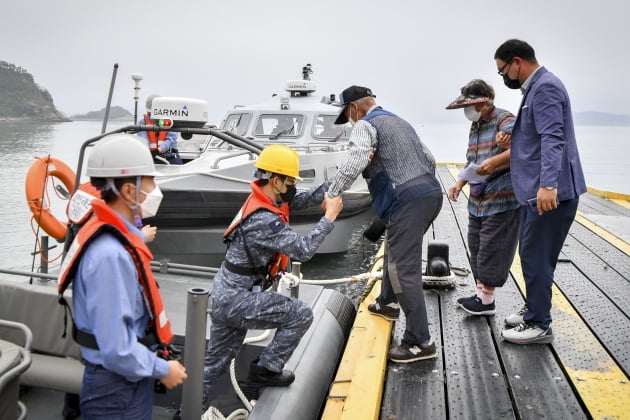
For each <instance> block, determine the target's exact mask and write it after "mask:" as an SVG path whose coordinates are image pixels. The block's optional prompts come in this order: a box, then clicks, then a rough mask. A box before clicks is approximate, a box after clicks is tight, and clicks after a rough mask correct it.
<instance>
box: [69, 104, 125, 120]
mask: <svg viewBox="0 0 630 420" xmlns="http://www.w3.org/2000/svg"><path fill="white" fill-rule="evenodd" d="M103 117H105V108H103V109H101V110H100V111H90V112H88V113H87V114H81V115H72V116H70V118H72V119H73V120H98V121H103ZM108 119H109V120H129V121H130V122H131V121H133V114H131V112H129V111H127V110H126V109H125V108H123V107H120V106H112V107H111V108H110V109H109V116H108Z"/></svg>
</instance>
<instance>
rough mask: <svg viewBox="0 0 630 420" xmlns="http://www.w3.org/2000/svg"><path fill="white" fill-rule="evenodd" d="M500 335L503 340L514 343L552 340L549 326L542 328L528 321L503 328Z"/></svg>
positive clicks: (547, 342) (538, 342) (541, 342)
mask: <svg viewBox="0 0 630 420" xmlns="http://www.w3.org/2000/svg"><path fill="white" fill-rule="evenodd" d="M501 336H502V337H503V339H504V340H505V341H509V342H510V343H514V344H549V343H551V342H552V341H553V332H552V331H551V327H550V328H547V329H546V330H543V329H542V328H540V327H539V326H538V325H536V324H531V323H529V322H523V323H522V324H520V325H517V326H516V327H514V328H510V329H507V330H503V331H502V332H501Z"/></svg>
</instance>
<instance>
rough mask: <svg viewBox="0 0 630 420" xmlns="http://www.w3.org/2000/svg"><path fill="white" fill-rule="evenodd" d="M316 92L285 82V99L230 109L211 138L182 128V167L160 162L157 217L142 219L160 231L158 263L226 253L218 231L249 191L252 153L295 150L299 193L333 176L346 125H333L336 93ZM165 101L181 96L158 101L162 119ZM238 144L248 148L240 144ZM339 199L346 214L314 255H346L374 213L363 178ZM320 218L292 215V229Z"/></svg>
mask: <svg viewBox="0 0 630 420" xmlns="http://www.w3.org/2000/svg"><path fill="white" fill-rule="evenodd" d="M305 77H307V78H308V73H307V72H305ZM315 92H316V85H315V82H314V81H312V80H307V79H302V80H294V81H289V82H288V83H287V85H286V94H285V95H273V96H272V97H271V98H270V100H269V101H267V102H264V103H261V104H257V105H250V106H236V107H235V108H234V109H232V110H230V111H228V113H227V114H226V116H225V118H224V120H223V121H222V122H221V124H220V126H219V128H218V129H211V128H210V129H209V130H210V131H211V133H208V134H194V135H193V136H192V138H191V139H190V140H185V139H184V138H185V137H188V138H190V134H189V133H186V132H185V131H186V130H184V131H182V138H180V139H179V142H178V143H179V145H181V146H180V147H181V154H182V157H183V159H184V160H185V161H186V163H185V164H183V165H158V171H159V172H160V173H162V174H163V176H162V177H160V178H158V183H159V185H160V189H161V190H162V192H163V194H164V199H163V200H162V204H161V206H160V210H159V212H158V214H157V216H156V217H155V218H153V219H148V220H147V222H148V223H151V224H154V225H156V226H158V227H159V231H160V234H159V235H157V237H156V241H155V242H153V243H152V244H151V250H152V251H153V253H154V255H155V258H156V259H164V258H167V259H169V260H170V261H172V262H176V263H183V264H194V265H205V266H215V265H218V264H219V263H220V258H221V256H222V255H223V254H224V253H225V245H224V244H223V241H222V234H223V232H224V230H225V228H226V226H228V225H229V223H230V221H231V220H232V218H233V217H234V216H235V215H236V213H237V212H238V210H239V209H240V207H241V205H242V203H243V201H244V200H245V198H246V197H247V195H248V194H249V193H250V187H249V183H250V182H251V181H252V179H253V177H252V174H253V169H254V167H253V163H254V161H255V159H256V156H257V153H256V151H257V149H256V148H259V149H261V148H262V147H264V146H266V145H268V144H272V143H282V144H286V145H289V146H291V147H292V148H294V149H295V150H297V151H298V153H299V154H300V177H301V178H302V179H303V181H300V183H299V184H298V188H299V189H308V188H309V187H311V186H314V185H318V184H320V183H322V182H323V181H325V180H327V179H332V178H333V177H334V176H335V174H336V173H337V170H338V168H339V167H340V165H341V164H342V163H343V162H344V161H345V160H346V158H347V153H348V136H349V134H350V130H351V128H350V127H349V126H347V125H346V126H335V125H334V120H335V118H336V116H337V113H338V112H339V108H338V107H336V106H334V105H332V103H333V102H334V99H335V98H334V95H329V96H324V97H319V96H316V95H315ZM171 102H174V103H181V102H182V98H158V99H156V100H155V101H154V105H153V108H154V110H155V112H154V114H153V115H156V113H157V115H160V114H168V113H169V111H168V109H169V107H171V108H172V106H171V105H170V103H171ZM180 107H181V106H180ZM189 108H190V109H193V107H192V106H191V107H189ZM175 126H177V124H175ZM206 128H208V127H207V126H206ZM201 131H203V130H202V129H199V130H195V129H192V130H190V132H193V133H199V132H201ZM188 142H190V143H188ZM238 142H246V143H247V144H249V145H250V147H248V148H247V149H245V148H242V147H239V146H238V145H237V144H238ZM241 144H242V143H241ZM343 198H344V211H343V212H342V213H341V215H340V216H339V217H338V219H337V221H336V222H335V229H334V231H333V232H332V233H331V234H330V235H328V237H327V238H326V240H325V241H324V243H323V244H322V245H321V246H320V248H319V250H318V252H319V253H338V252H344V251H346V249H347V247H348V242H349V240H350V238H351V235H352V233H353V230H355V229H356V228H357V227H358V226H361V225H364V224H367V223H368V222H369V220H370V218H371V216H372V211H371V205H370V198H369V193H368V190H367V185H366V183H365V181H364V180H363V179H362V178H361V177H359V179H358V180H357V181H355V183H354V184H353V185H352V187H351V188H350V189H349V190H347V191H346V192H345V193H344V195H343ZM321 216H322V211H321V209H320V208H319V206H316V207H313V208H309V209H306V210H302V211H295V212H292V213H291V226H292V227H293V228H294V229H295V230H297V231H298V232H300V233H302V234H305V233H307V232H308V231H310V230H311V229H312V227H313V226H314V225H315V223H316V222H317V220H319V218H320V217H321Z"/></svg>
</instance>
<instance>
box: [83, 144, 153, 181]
mask: <svg viewBox="0 0 630 420" xmlns="http://www.w3.org/2000/svg"><path fill="white" fill-rule="evenodd" d="M85 174H86V175H87V176H89V177H95V178H129V177H134V176H157V175H159V173H158V172H157V171H156V170H155V165H154V164H153V158H152V157H151V152H150V151H149V147H148V146H147V144H146V141H145V140H144V139H143V138H141V137H139V136H134V135H132V134H124V133H120V134H110V135H109V136H106V137H103V138H102V139H101V140H99V141H98V143H96V145H95V146H94V148H93V149H92V153H90V157H89V158H88V162H87V169H86V171H85Z"/></svg>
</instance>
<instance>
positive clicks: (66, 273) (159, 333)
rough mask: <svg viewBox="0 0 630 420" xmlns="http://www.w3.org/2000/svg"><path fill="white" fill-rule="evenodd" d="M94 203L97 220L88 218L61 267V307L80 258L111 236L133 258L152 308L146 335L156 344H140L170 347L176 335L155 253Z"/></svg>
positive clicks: (107, 209)
mask: <svg viewBox="0 0 630 420" xmlns="http://www.w3.org/2000/svg"><path fill="white" fill-rule="evenodd" d="M91 204H92V210H93V211H94V216H95V217H91V218H89V219H88V220H87V222H85V224H84V225H83V227H81V229H80V230H79V232H78V234H77V236H76V238H75V239H74V241H73V242H72V245H71V246H70V249H69V250H68V253H67V254H66V256H65V258H64V261H63V262H62V264H61V268H60V275H59V284H58V286H57V291H58V292H59V301H60V302H61V303H62V304H66V303H65V299H64V298H63V292H64V291H65V290H66V289H67V288H68V286H69V285H70V283H71V282H72V280H73V279H74V277H75V275H76V272H77V269H78V268H79V261H80V260H81V256H82V255H83V252H84V251H85V250H86V249H87V247H88V246H89V244H90V243H91V242H92V240H94V239H95V238H97V237H98V236H99V235H100V234H101V233H103V232H108V233H111V234H113V235H114V236H115V237H116V238H117V239H118V240H119V241H120V242H121V243H122V244H123V246H124V247H125V249H126V250H127V251H128V252H129V254H130V255H131V258H132V259H133V262H134V264H135V265H136V269H137V271H138V282H139V283H140V285H141V287H142V291H143V293H144V298H145V302H146V304H147V306H148V308H149V312H150V316H151V321H150V325H148V328H147V331H148V334H147V336H151V335H154V336H155V339H156V342H155V343H151V342H148V343H147V341H146V340H145V341H142V340H140V341H142V342H143V343H145V344H161V345H166V344H169V343H170V342H171V340H172V339H173V333H172V331H171V324H170V321H169V320H168V317H167V316H166V311H165V310H164V304H163V302H162V296H161V295H160V289H159V286H158V284H157V281H156V280H155V277H153V272H152V271H151V259H152V258H153V254H151V251H150V250H149V248H148V247H147V245H146V244H145V243H144V241H143V240H142V238H140V236H138V235H136V234H133V233H131V232H129V229H128V227H127V225H126V224H125V223H124V222H123V221H122V220H121V219H120V217H119V216H118V215H117V214H116V213H115V212H114V210H112V209H111V208H110V207H109V206H108V205H107V204H105V202H104V201H102V200H100V199H97V200H93V201H92V203H91ZM79 344H82V343H79ZM82 345H83V344H82Z"/></svg>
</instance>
